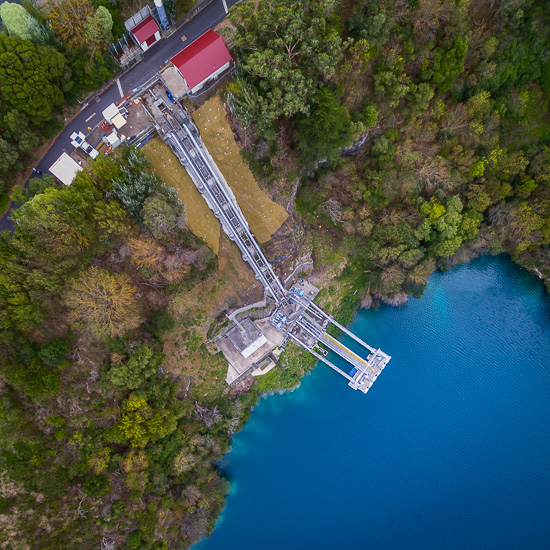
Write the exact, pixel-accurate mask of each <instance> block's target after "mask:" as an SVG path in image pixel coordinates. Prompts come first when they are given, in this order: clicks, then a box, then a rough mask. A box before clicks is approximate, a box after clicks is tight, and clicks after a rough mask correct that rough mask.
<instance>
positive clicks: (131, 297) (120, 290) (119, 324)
mask: <svg viewBox="0 0 550 550" xmlns="http://www.w3.org/2000/svg"><path fill="white" fill-rule="evenodd" d="M66 304H67V305H68V306H69V308H70V309H71V312H70V315H69V318H70V320H71V321H72V322H73V323H74V324H75V325H76V326H79V327H82V328H83V329H85V330H89V331H90V332H91V333H92V334H93V335H94V336H95V337H98V338H104V337H106V336H111V337H113V336H120V335H122V334H124V333H125V332H127V331H128V330H131V329H134V328H136V327H137V326H139V324H140V323H141V319H140V315H139V308H138V304H137V298H136V289H135V288H134V286H133V285H132V284H131V283H130V281H129V279H128V276H127V275H124V274H122V273H111V272H109V271H107V270H105V269H98V268H96V267H92V268H90V269H88V270H87V271H84V272H83V273H81V274H80V275H79V277H78V278H77V279H76V281H74V282H73V284H72V285H71V286H70V287H69V291H68V292H67V296H66Z"/></svg>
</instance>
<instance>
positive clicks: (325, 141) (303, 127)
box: [294, 85, 364, 166]
mask: <svg viewBox="0 0 550 550" xmlns="http://www.w3.org/2000/svg"><path fill="white" fill-rule="evenodd" d="M362 129H364V128H363V127H362V125H359V126H357V125H356V124H354V123H352V122H351V117H350V115H349V113H348V110H347V109H346V107H345V106H344V105H342V104H341V103H340V101H339V99H338V97H337V96H336V94H335V93H334V92H333V91H332V90H331V88H330V87H329V86H328V85H323V86H321V87H320V88H319V89H318V90H317V91H316V92H315V94H314V96H313V99H312V101H311V106H310V108H309V115H308V116H303V115H302V116H299V117H297V119H296V133H295V136H294V137H295V139H296V142H297V144H298V149H299V151H300V154H301V157H302V161H303V162H304V164H306V165H308V166H311V165H313V164H314V163H315V162H316V161H318V160H323V159H327V160H328V161H329V162H334V161H335V160H336V159H337V158H338V157H339V156H340V155H339V153H340V148H341V147H343V146H345V145H349V144H350V143H351V142H352V141H353V139H354V138H355V137H356V136H357V135H358V134H359V132H360V131H361V130H362Z"/></svg>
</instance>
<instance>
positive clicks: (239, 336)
mask: <svg viewBox="0 0 550 550" xmlns="http://www.w3.org/2000/svg"><path fill="white" fill-rule="evenodd" d="M227 338H229V341H230V342H231V343H232V344H233V345H234V346H235V348H236V349H237V350H238V351H240V352H241V355H242V356H243V357H244V358H246V357H250V355H252V354H253V353H254V352H255V351H256V350H257V349H259V348H260V347H261V346H263V345H264V344H265V343H266V342H267V340H266V337H265V336H264V335H263V334H262V332H261V330H260V329H259V328H258V327H257V326H256V325H255V324H254V323H253V322H252V321H251V320H250V319H244V320H243V321H240V322H239V323H238V324H237V325H236V326H235V327H233V328H232V329H231V330H230V331H229V332H228V333H227Z"/></svg>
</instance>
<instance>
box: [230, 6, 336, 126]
mask: <svg viewBox="0 0 550 550" xmlns="http://www.w3.org/2000/svg"><path fill="white" fill-rule="evenodd" d="M335 5H336V2H335V1H334V0H321V1H319V2H315V3H313V2H309V1H306V0H299V1H298V2H296V1H294V0H274V1H273V2H254V1H252V0H249V1H247V2H244V3H242V4H239V5H238V6H234V7H232V8H231V10H230V13H229V15H228V19H229V20H230V21H231V23H232V24H233V25H234V30H232V31H231V38H232V39H233V42H234V45H235V47H236V48H237V50H238V51H239V52H240V54H241V57H242V66H243V69H244V71H245V72H246V73H247V74H248V75H249V76H250V78H251V81H252V83H253V85H254V88H255V95H254V98H253V102H254V104H255V105H254V109H255V110H256V113H255V115H254V117H255V119H256V121H257V120H258V117H260V116H261V117H263V118H265V119H266V121H268V122H272V121H275V120H277V119H278V118H279V117H280V116H281V115H284V116H286V117H290V116H292V115H294V114H296V113H304V114H307V113H308V111H309V100H310V98H311V96H312V93H313V92H314V90H315V88H316V87H317V84H318V82H319V79H324V80H328V79H330V78H331V77H332V76H333V75H334V72H335V68H336V64H337V63H338V61H339V60H340V58H341V56H342V41H341V38H340V36H339V33H338V31H337V29H336V28H335V26H334V25H333V24H332V23H331V19H330V18H331V16H332V14H333V12H334V8H335Z"/></svg>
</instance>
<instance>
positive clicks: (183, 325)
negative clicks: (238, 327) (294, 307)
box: [163, 235, 263, 391]
mask: <svg viewBox="0 0 550 550" xmlns="http://www.w3.org/2000/svg"><path fill="white" fill-rule="evenodd" d="M218 261H219V267H218V270H217V271H216V272H215V273H214V274H213V275H212V276H211V277H209V278H208V279H206V280H204V281H202V282H200V283H199V284H198V285H197V286H195V287H194V288H192V289H191V290H190V291H189V292H185V293H181V294H178V295H177V296H175V297H174V300H173V301H172V304H171V305H170V310H171V312H172V316H173V317H174V319H176V323H177V325H176V327H175V328H174V329H173V330H172V331H171V333H170V334H169V335H167V337H166V338H165V342H164V350H163V351H164V353H165V355H166V363H165V368H166V369H167V370H169V371H171V372H177V373H179V374H182V375H185V376H190V377H193V380H194V384H195V385H196V386H199V387H201V388H203V389H204V390H205V391H207V390H209V391H213V390H215V391H222V390H223V388H225V375H226V373H227V362H226V360H225V358H224V357H223V356H222V355H221V354H220V353H215V351H216V350H215V349H214V348H213V347H212V346H209V349H207V348H206V346H204V345H203V344H204V343H205V341H206V336H207V333H208V329H209V327H210V326H211V324H212V322H213V321H214V320H215V318H216V316H217V315H218V314H220V313H221V312H222V311H224V310H225V309H227V308H228V306H229V305H230V304H235V305H242V304H245V303H252V302H255V301H257V300H260V299H261V296H262V294H263V287H262V286H261V284H260V283H259V282H258V281H257V280H256V279H255V278H254V275H253V273H252V271H251V270H250V268H249V267H248V265H247V264H245V263H244V261H243V259H242V257H241V253H240V252H239V249H238V248H237V247H236V245H235V244H233V243H232V242H231V241H229V239H228V238H227V237H225V235H222V238H221V239H220V249H219V252H218ZM212 352H214V353H212Z"/></svg>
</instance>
